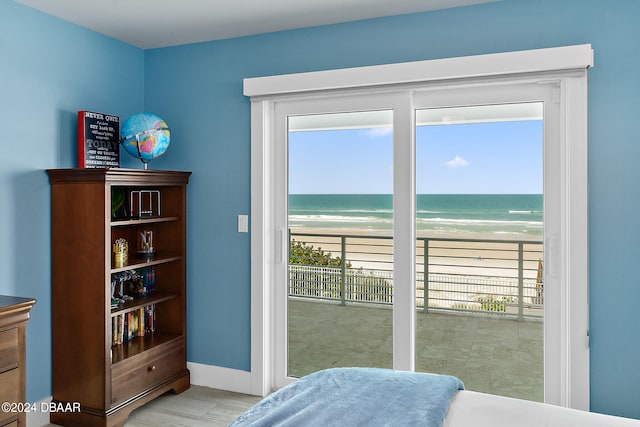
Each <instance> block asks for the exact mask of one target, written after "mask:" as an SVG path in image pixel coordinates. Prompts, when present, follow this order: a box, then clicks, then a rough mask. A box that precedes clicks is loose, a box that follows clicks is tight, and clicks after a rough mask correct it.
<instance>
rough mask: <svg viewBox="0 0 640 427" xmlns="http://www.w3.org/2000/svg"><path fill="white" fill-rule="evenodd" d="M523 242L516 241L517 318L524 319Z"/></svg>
mask: <svg viewBox="0 0 640 427" xmlns="http://www.w3.org/2000/svg"><path fill="white" fill-rule="evenodd" d="M523 246H524V245H523V243H522V242H519V243H518V320H523V319H524V308H523V299H524V248H523Z"/></svg>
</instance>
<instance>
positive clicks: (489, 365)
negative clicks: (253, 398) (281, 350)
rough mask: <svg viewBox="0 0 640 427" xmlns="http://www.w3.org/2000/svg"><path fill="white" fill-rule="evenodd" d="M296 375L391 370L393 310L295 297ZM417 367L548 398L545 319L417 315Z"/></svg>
mask: <svg viewBox="0 0 640 427" xmlns="http://www.w3.org/2000/svg"><path fill="white" fill-rule="evenodd" d="M289 325H290V326H289V328H290V329H289V374H290V375H292V376H295V377H300V376H302V375H305V374H308V373H311V372H315V371H317V370H320V369H326V368H332V367H345V366H359V367H381V368H391V367H392V359H393V357H392V310H391V309H390V308H388V307H385V306H371V305H347V306H342V305H338V304H332V303H326V302H315V301H304V300H299V299H290V300H289ZM416 370H417V371H421V372H433V373H438V374H450V375H455V376H457V377H458V378H460V379H461V380H462V381H463V382H464V384H465V388H466V389H468V390H474V391H480V392H485V393H492V394H498V395H502V396H511V397H518V398H522V399H529V400H534V401H542V400H543V323H542V322H541V321H524V322H518V321H515V320H511V319H500V318H499V317H496V316H482V315H475V316H473V315H458V314H441V313H424V312H417V314H416Z"/></svg>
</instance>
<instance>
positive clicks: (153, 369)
mask: <svg viewBox="0 0 640 427" xmlns="http://www.w3.org/2000/svg"><path fill="white" fill-rule="evenodd" d="M155 370H156V365H151V366H149V367H148V368H147V371H149V372H153V371H155Z"/></svg>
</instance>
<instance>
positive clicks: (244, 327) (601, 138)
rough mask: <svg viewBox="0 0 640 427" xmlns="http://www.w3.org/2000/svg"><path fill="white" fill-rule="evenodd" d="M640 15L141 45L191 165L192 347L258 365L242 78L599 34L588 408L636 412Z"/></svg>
mask: <svg viewBox="0 0 640 427" xmlns="http://www.w3.org/2000/svg"><path fill="white" fill-rule="evenodd" d="M639 17H640V2H638V1H637V0H627V1H624V0H617V1H615V2H602V1H600V0H563V1H561V2H559V1H557V0H533V1H532V0H506V1H503V2H497V3H491V4H486V5H479V6H473V7H465V8H458V9H451V10H444V11H437V12H431V13H422V14H413V15H406V16H399V17H391V18H383V19H376V20H367V21H361V22H355V23H348V24H340V25H333V26H325V27H317V28H308V29H302V30H295V31H287V32H278V33H271V34H264V35H259V36H254V37H246V38H237V39H230V40H223V41H215V42H208V43H200V44H192V45H186V46H179V47H172V48H163V49H155V50H147V51H145V87H146V89H145V108H147V109H148V110H152V111H158V112H160V113H161V115H163V116H164V117H165V118H166V119H167V121H168V122H169V123H172V124H173V125H172V126H173V130H174V135H175V138H174V139H173V141H174V142H175V145H173V146H172V147H171V148H172V152H171V153H170V154H168V155H167V157H166V158H165V159H163V160H164V161H166V163H164V164H163V166H165V165H167V166H168V165H169V164H171V165H175V166H176V167H180V168H187V169H190V170H192V171H193V173H194V174H193V180H192V184H191V188H190V194H189V196H190V203H191V205H190V206H191V209H190V217H189V226H190V229H191V230H192V233H191V234H190V243H189V254H190V264H189V279H190V289H189V292H190V293H189V308H190V312H189V316H190V317H189V334H190V335H189V360H191V361H194V362H198V363H204V364H211V365H220V366H225V367H230V368H237V369H243V370H249V369H250V327H249V322H250V299H249V294H250V282H249V267H250V259H249V256H250V252H249V241H248V239H247V235H245V234H238V233H237V232H236V223H235V221H236V215H237V214H239V213H247V212H248V211H249V209H250V202H249V196H250V129H249V127H250V120H249V119H250V117H249V112H250V106H249V100H248V99H246V98H244V97H243V96H242V79H243V78H245V77H255V76H264V75H272V74H284V73H294V72H302V71H314V70H324V69H331V68H341V67H352V66H362V65H373V64H382V63H392V62H403V61H413V60H424V59H435V58H443V57H453V56H464V55H477V54H484V53H494V52H504V51H512V50H523V49H536V48H545V47H555V46H564V45H573V44H582V43H591V44H592V45H593V47H594V50H595V54H596V60H595V61H596V65H595V68H593V69H592V71H591V72H590V113H589V114H590V124H589V131H590V142H589V149H590V164H589V168H590V169H589V181H590V186H591V194H590V211H589V215H590V237H591V239H590V263H591V264H590V276H591V289H590V294H591V308H590V313H591V344H592V348H591V385H592V386H591V396H592V409H593V410H594V411H600V412H605V413H612V414H618V415H625V416H631V417H636V418H640V406H638V405H637V401H636V400H634V399H635V397H634V396H636V395H637V394H636V393H635V391H634V390H635V385H636V384H638V383H640V369H639V368H638V367H637V366H638V365H637V360H638V355H639V354H640V340H639V339H638V338H639V337H640V335H639V334H638V332H637V331H638V329H639V327H640V311H639V310H637V309H636V302H637V301H638V300H640V286H638V279H637V277H638V275H637V272H636V267H635V264H636V262H635V260H634V256H635V253H637V249H638V246H640V239H639V238H640V230H639V226H638V221H637V220H636V214H635V213H636V212H638V210H639V208H640V194H639V193H640V187H639V186H638V182H640V168H637V167H636V166H635V162H636V159H639V158H640V144H638V143H636V142H637V141H636V139H637V137H636V135H635V133H636V132H637V125H635V124H634V123H637V120H636V118H635V113H636V112H637V111H640V108H638V107H639V105H638V99H639V95H640V87H639V86H640V83H639V81H640V78H637V77H636V76H637V73H636V69H637V68H638V67H639V66H640V56H639V55H638V43H637V42H638V40H640V26H638V25H637V22H635V21H636V19H637V18H639ZM159 88H162V90H158V89H159ZM196 230H197V231H196ZM213 272H215V274H213Z"/></svg>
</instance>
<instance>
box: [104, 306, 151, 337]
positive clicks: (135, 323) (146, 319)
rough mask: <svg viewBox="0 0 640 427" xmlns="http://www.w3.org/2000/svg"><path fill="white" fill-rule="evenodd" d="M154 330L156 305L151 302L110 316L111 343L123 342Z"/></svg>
mask: <svg viewBox="0 0 640 427" xmlns="http://www.w3.org/2000/svg"><path fill="white" fill-rule="evenodd" d="M155 330H156V305H155V304H151V305H148V306H146V307H143V308H139V309H137V310H132V311H129V312H127V313H122V314H119V315H117V316H114V317H112V318H111V344H112V345H117V344H123V343H125V342H127V341H129V340H131V339H133V338H135V337H143V336H145V335H146V334H150V333H153V332H154V331H155Z"/></svg>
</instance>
